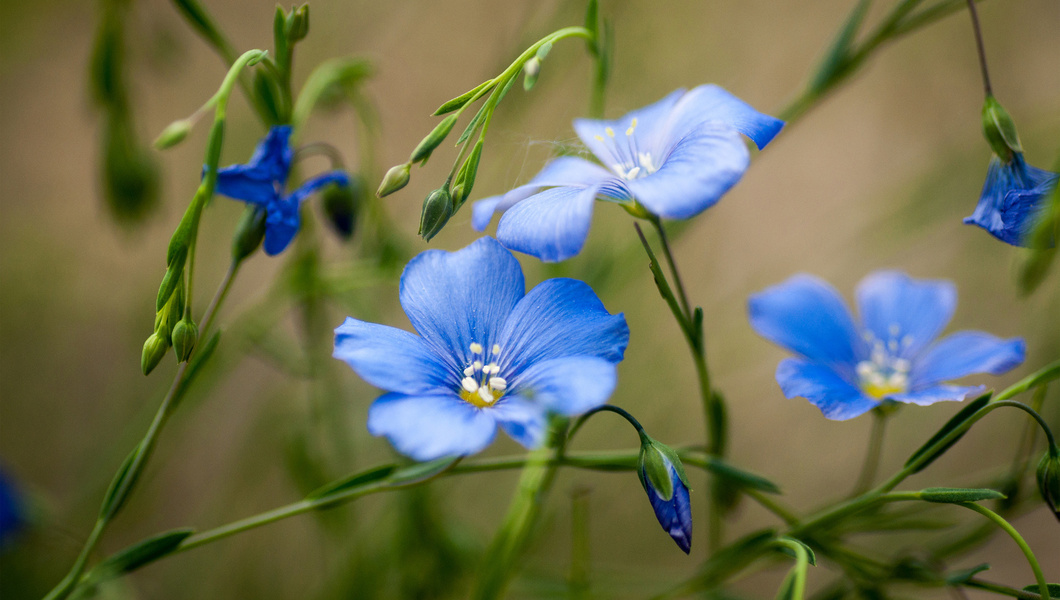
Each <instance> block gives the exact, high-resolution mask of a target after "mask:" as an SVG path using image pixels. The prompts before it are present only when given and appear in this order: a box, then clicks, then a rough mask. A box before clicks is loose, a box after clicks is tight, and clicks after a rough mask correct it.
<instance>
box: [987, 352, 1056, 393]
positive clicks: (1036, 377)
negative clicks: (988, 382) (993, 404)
mask: <svg viewBox="0 0 1060 600" xmlns="http://www.w3.org/2000/svg"><path fill="white" fill-rule="evenodd" d="M1058 377H1060V360H1058V361H1056V362H1053V363H1050V364H1048V365H1046V366H1044V367H1042V368H1041V369H1038V370H1037V371H1035V372H1034V373H1031V374H1030V375H1028V376H1026V377H1024V378H1023V379H1020V380H1019V381H1017V382H1016V383H1014V384H1012V385H1010V386H1009V387H1007V388H1005V391H1003V392H1001V393H1000V394H998V395H997V398H996V400H998V401H1001V400H1008V399H1009V398H1012V397H1014V396H1018V395H1020V394H1022V393H1023V392H1026V391H1027V390H1029V389H1031V388H1033V387H1037V386H1039V385H1044V384H1046V383H1049V382H1050V381H1052V380H1054V379H1056V378H1058Z"/></svg>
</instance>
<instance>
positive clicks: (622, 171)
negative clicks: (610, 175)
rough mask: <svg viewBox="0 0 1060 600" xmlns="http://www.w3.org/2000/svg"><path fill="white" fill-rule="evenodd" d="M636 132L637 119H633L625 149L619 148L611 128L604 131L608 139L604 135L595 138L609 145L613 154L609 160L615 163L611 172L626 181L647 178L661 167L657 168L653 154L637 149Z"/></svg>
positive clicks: (627, 132) (609, 150)
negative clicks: (634, 133) (634, 134)
mask: <svg viewBox="0 0 1060 600" xmlns="http://www.w3.org/2000/svg"><path fill="white" fill-rule="evenodd" d="M636 130H637V118H636V117H633V119H632V120H631V121H630V123H629V127H628V128H626V147H625V148H622V147H621V146H619V145H618V143H617V142H616V141H615V130H614V129H611V128H610V127H607V128H605V129H604V133H606V134H607V139H604V136H602V135H597V136H594V137H595V138H596V141H598V142H603V143H605V144H608V147H607V151H608V152H609V153H610V154H611V156H610V157H609V158H610V159H611V160H612V161H614V162H613V163H612V164H611V170H612V171H614V172H615V173H616V174H617V175H618V176H619V177H621V178H622V179H625V180H626V181H632V180H634V179H640V178H641V177H647V176H648V175H651V174H652V173H654V172H655V171H658V170H659V167H657V166H655V163H654V162H653V160H652V156H651V153H650V152H640V151H639V149H638V148H637V138H636V137H634V136H633V132H634V131H636ZM608 140H610V141H608Z"/></svg>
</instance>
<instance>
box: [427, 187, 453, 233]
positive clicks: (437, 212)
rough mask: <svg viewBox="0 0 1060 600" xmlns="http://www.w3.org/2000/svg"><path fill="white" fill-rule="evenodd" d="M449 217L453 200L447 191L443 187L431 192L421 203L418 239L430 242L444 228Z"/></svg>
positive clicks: (451, 212)
mask: <svg viewBox="0 0 1060 600" xmlns="http://www.w3.org/2000/svg"><path fill="white" fill-rule="evenodd" d="M451 216H453V199H452V197H451V196H449V190H447V189H445V188H444V187H443V188H438V189H436V190H434V191H433V192H431V193H430V194H429V195H428V196H427V199H426V200H424V201H423V212H422V213H420V231H419V234H420V237H422V238H423V240H424V241H427V242H429V241H431V238H433V237H434V236H436V235H438V232H439V231H441V230H442V228H443V227H445V224H446V223H448V222H449V217H451Z"/></svg>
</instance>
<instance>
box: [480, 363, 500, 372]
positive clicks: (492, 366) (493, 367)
mask: <svg viewBox="0 0 1060 600" xmlns="http://www.w3.org/2000/svg"><path fill="white" fill-rule="evenodd" d="M500 370H501V368H500V367H498V366H497V365H495V364H493V363H490V364H488V365H486V368H485V369H483V370H482V372H483V373H486V374H487V375H489V374H491V373H492V374H496V373H497V372H498V371H500Z"/></svg>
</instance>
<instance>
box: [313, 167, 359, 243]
mask: <svg viewBox="0 0 1060 600" xmlns="http://www.w3.org/2000/svg"><path fill="white" fill-rule="evenodd" d="M322 196H323V202H324V214H325V215H327V217H328V222H329V223H331V226H332V228H334V229H335V232H336V233H338V234H339V237H341V238H342V239H343V240H348V239H350V237H352V236H353V230H354V228H355V227H356V226H357V209H358V207H360V205H361V203H362V202H363V200H364V186H363V185H362V183H361V181H360V179H359V178H356V177H351V178H350V181H349V183H348V184H346V185H340V184H335V185H330V186H328V187H327V188H325V189H324V192H323V194H322Z"/></svg>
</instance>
